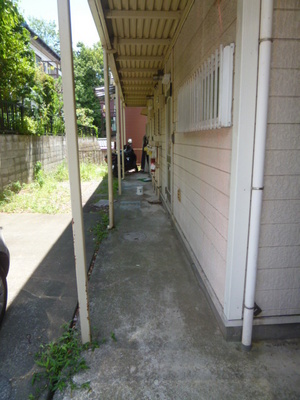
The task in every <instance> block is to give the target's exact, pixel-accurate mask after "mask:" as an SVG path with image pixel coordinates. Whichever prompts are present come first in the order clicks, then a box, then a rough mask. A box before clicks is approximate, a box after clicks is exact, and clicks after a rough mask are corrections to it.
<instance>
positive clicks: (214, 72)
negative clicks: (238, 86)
mask: <svg viewBox="0 0 300 400" xmlns="http://www.w3.org/2000/svg"><path fill="white" fill-rule="evenodd" d="M233 54H234V44H233V43H232V44H230V45H229V46H226V47H224V48H223V46H220V49H218V50H216V52H215V54H212V55H211V57H210V58H209V59H208V60H207V61H206V62H205V63H204V64H202V65H201V66H200V68H198V70H197V71H196V72H195V73H194V74H193V75H192V76H191V77H190V78H189V79H188V80H187V81H186V82H185V83H184V84H183V85H182V86H181V87H180V89H179V93H178V124H177V131H178V132H192V131H200V130H207V129H216V128H221V127H226V126H231V108H232V79H233Z"/></svg>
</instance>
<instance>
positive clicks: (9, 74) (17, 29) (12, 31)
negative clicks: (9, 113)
mask: <svg viewBox="0 0 300 400" xmlns="http://www.w3.org/2000/svg"><path fill="white" fill-rule="evenodd" d="M23 24H24V19H23V17H22V16H21V15H20V13H19V11H18V8H17V5H16V4H15V3H13V2H12V1H10V0H0V99H1V100H20V99H23V98H24V97H26V96H27V95H28V94H29V93H30V90H31V87H32V86H33V79H34V55H33V52H32V50H31V48H30V35H29V32H28V31H27V29H25V28H24V26H23Z"/></svg>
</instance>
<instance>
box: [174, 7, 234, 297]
mask: <svg viewBox="0 0 300 400" xmlns="http://www.w3.org/2000/svg"><path fill="white" fill-rule="evenodd" d="M235 31H236V1H226V2H215V1H205V2H200V1H199V2H195V4H194V6H193V8H192V10H191V12H190V14H189V17H188V19H187V21H186V23H185V25H184V27H183V29H182V32H181V35H180V36H179V38H178V41H177V43H176V45H175V48H174V76H173V89H174V90H173V107H174V120H175V123H176V122H177V93H178V89H179V87H180V86H181V85H182V84H183V82H184V81H185V80H186V79H187V78H188V77H189V76H190V75H191V74H192V73H193V72H194V71H195V70H196V69H197V68H198V67H199V66H200V65H201V64H202V63H203V62H204V61H205V60H206V59H207V58H208V57H209V56H210V55H211V54H212V53H214V52H215V50H216V49H217V48H219V46H220V44H223V45H224V46H225V45H228V44H230V43H231V42H235ZM173 151H174V154H173V161H174V163H173V168H174V171H173V173H174V175H173V177H174V180H173V184H174V186H173V188H174V191H173V214H174V218H175V219H176V221H177V223H178V224H179V226H180V228H181V230H182V232H183V234H184V235H185V237H186V239H187V241H188V242H189V244H190V246H191V248H192V250H193V252H194V254H195V256H196V257H197V260H198V261H199V263H200V265H201V267H202V269H203V271H204V273H205V275H206V277H207V279H208V281H209V284H210V286H211V288H212V289H213V291H214V292H215V294H216V296H217V298H218V300H219V302H220V303H221V304H223V303H224V288H225V272H226V249H227V232H228V212H229V189H230V166H231V128H227V129H220V130H209V131H201V132H196V133H195V132H193V133H176V134H175V145H174V146H173ZM178 192H180V197H181V198H180V199H178Z"/></svg>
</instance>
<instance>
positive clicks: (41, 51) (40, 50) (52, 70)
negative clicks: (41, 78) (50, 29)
mask: <svg viewBox="0 0 300 400" xmlns="http://www.w3.org/2000/svg"><path fill="white" fill-rule="evenodd" d="M25 28H26V29H27V30H28V31H29V33H30V47H31V48H32V50H33V51H34V54H35V62H36V64H37V65H39V66H41V67H42V70H43V71H44V72H45V73H46V74H48V75H50V76H52V77H53V78H55V79H56V78H58V77H59V76H61V66H60V56H59V55H58V54H57V53H56V52H55V51H54V50H52V49H51V47H49V46H48V45H47V44H46V43H45V42H44V41H43V40H42V39H41V38H40V37H39V36H38V35H37V34H36V33H35V32H34V31H33V30H32V29H31V28H30V27H29V26H28V25H27V24H26V25H25Z"/></svg>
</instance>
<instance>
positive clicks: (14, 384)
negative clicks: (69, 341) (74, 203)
mask: <svg viewBox="0 0 300 400" xmlns="http://www.w3.org/2000/svg"><path fill="white" fill-rule="evenodd" d="M106 187H107V178H104V179H103V180H102V182H101V183H100V184H99V186H98V187H97V189H96V190H95V192H94V194H93V195H92V196H91V198H90V199H89V201H88V202H87V203H86V205H85V206H84V209H83V212H84V214H83V216H84V228H85V234H86V241H85V244H86V253H87V264H88V265H87V266H88V267H89V265H90V263H91V262H92V260H93V258H94V252H95V243H94V240H93V234H92V232H91V227H93V226H94V225H95V224H96V223H97V221H98V220H99V218H101V216H100V214H99V210H100V209H99V208H97V207H94V206H93V203H94V202H97V201H99V200H101V199H103V198H105V197H106V198H107V195H106V194H105V191H106ZM68 218H69V220H71V217H70V216H67V215H41V214H39V215H38V214H26V215H25V214H21V215H20V214H18V215H13V214H2V216H1V224H2V225H3V226H4V227H5V223H6V224H11V226H10V231H11V232H13V233H12V235H11V237H10V238H9V237H8V236H7V235H6V241H7V243H8V244H9V243H12V246H11V247H14V246H15V247H16V249H17V252H21V253H22V252H24V258H22V255H20V254H17V257H16V258H18V259H20V260H19V261H18V262H19V263H20V265H19V269H20V270H21V271H22V268H24V274H25V273H26V270H27V268H26V267H27V266H26V262H28V261H27V260H26V254H32V255H34V253H35V252H39V253H41V251H44V257H43V259H42V260H41V262H40V263H39V265H38V267H37V268H36V269H35V270H34V272H33V273H32V275H31V276H29V277H28V280H27V282H26V283H25V285H24V286H23V287H20V288H19V293H18V295H17V296H16V297H15V298H14V300H13V301H12V303H11V304H10V306H9V307H8V309H7V313H6V316H5V319H4V322H3V325H2V327H1V330H0V399H1V400H20V399H27V398H28V396H29V394H30V393H33V391H34V390H33V387H32V385H31V379H32V374H33V372H34V371H35V370H36V366H35V364H34V355H35V353H36V352H37V351H38V349H39V347H40V345H41V344H43V343H48V342H50V341H52V340H54V339H56V338H58V337H59V336H60V335H61V333H62V325H63V324H65V323H70V321H71V320H72V318H73V316H74V313H75V310H76V307H77V289H76V277H75V262H74V250H73V236H72V228H71V223H69V224H68V225H67V228H66V229H65V230H64V231H63V232H62V234H61V235H59V236H58V237H57V240H56V241H55V243H54V244H53V245H51V244H49V241H48V242H47V232H45V231H47V229H52V230H53V231H54V232H52V235H51V236H53V235H54V236H55V226H56V224H57V225H58V223H59V222H60V220H61V219H65V220H66V221H67V220H68ZM28 235H29V236H30V237H29V240H28ZM42 237H43V238H44V237H46V239H45V240H44V239H43V240H42ZM49 237H50V232H49ZM25 239H26V240H25ZM22 243H24V246H25V243H26V249H25V248H24V246H23V247H22ZM28 243H29V245H28ZM42 246H43V247H44V248H43V249H41V247H42ZM28 247H29V248H28ZM33 258H34V257H33ZM15 261H16V260H14V258H13V257H12V259H11V263H14V262H15ZM18 272H20V271H18ZM12 278H13V277H12Z"/></svg>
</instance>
